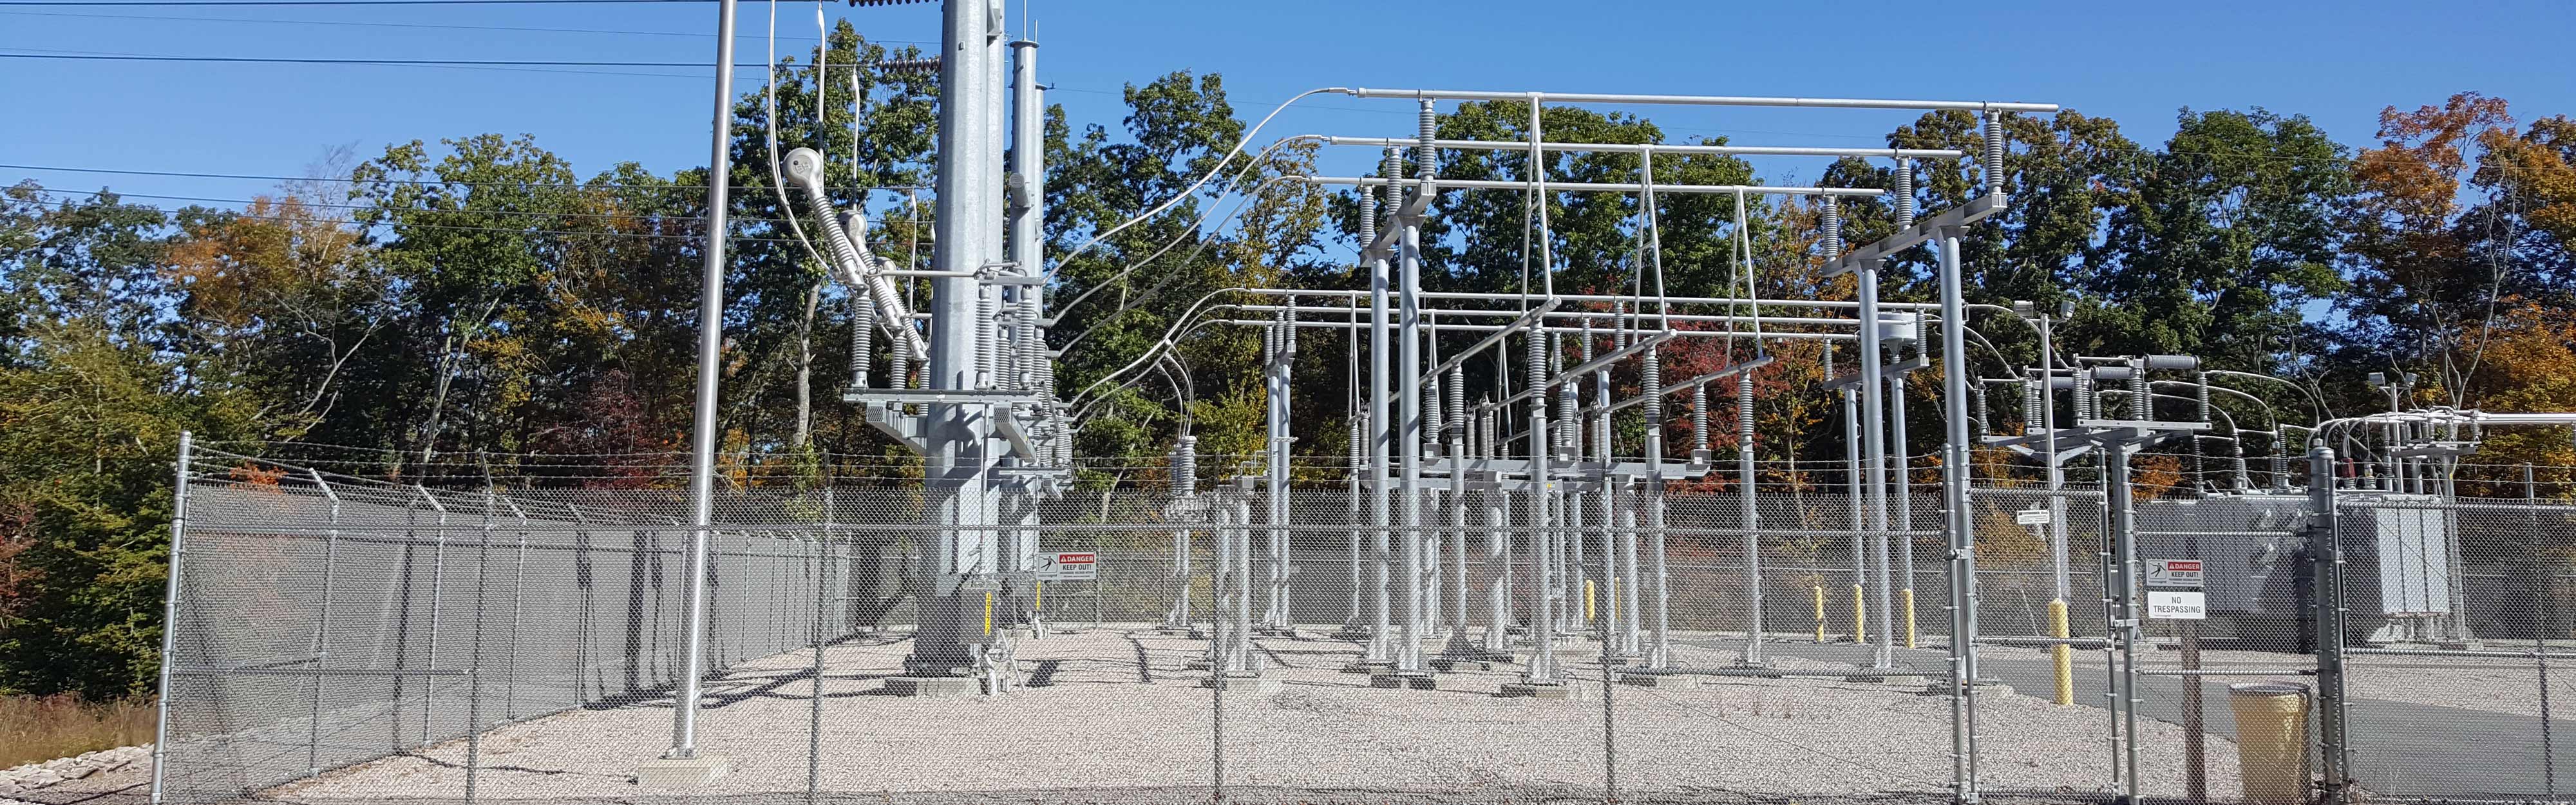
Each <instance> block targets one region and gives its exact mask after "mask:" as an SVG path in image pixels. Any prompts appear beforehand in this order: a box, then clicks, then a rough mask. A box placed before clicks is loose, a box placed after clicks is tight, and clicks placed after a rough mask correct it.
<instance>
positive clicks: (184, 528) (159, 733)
mask: <svg viewBox="0 0 2576 805" xmlns="http://www.w3.org/2000/svg"><path fill="white" fill-rule="evenodd" d="M195 446H196V434H194V433H192V432H190V431H184V430H183V431H180V432H179V456H178V459H177V461H176V462H175V464H174V469H173V471H172V485H171V488H172V490H174V491H172V493H171V497H170V566H169V568H168V570H167V571H165V574H166V575H165V576H164V578H163V579H162V586H161V695H160V697H159V700H158V701H157V702H156V703H155V704H154V705H153V706H154V708H155V709H156V710H158V711H159V713H158V714H157V715H158V717H157V718H155V719H154V720H153V727H152V805H161V803H163V802H165V801H167V799H168V796H169V792H168V791H167V790H166V789H165V788H164V785H165V783H166V781H167V778H168V772H169V770H170V761H169V758H170V692H171V691H170V669H171V668H172V667H175V666H177V665H178V661H177V659H176V658H177V657H178V652H179V572H180V570H181V565H182V560H184V559H186V558H187V555H188V461H189V459H190V458H192V457H193V454H194V449H195Z"/></svg>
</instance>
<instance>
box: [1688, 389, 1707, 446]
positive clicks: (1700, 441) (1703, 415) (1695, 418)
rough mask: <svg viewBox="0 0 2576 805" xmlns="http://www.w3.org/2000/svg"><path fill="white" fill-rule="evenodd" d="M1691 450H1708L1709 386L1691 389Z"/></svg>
mask: <svg viewBox="0 0 2576 805" xmlns="http://www.w3.org/2000/svg"><path fill="white" fill-rule="evenodd" d="M1691 449H1692V450H1694V451H1698V450H1706V449H1708V384H1706V383H1701V384H1699V385H1696V386H1692V387H1691Z"/></svg>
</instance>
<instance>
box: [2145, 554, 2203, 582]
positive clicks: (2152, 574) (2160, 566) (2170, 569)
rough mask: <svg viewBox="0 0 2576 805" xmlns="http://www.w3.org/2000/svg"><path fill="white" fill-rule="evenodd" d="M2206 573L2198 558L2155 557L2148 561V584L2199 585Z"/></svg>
mask: <svg viewBox="0 0 2576 805" xmlns="http://www.w3.org/2000/svg"><path fill="white" fill-rule="evenodd" d="M2204 575H2205V574H2203V573H2202V572H2201V564H2200V560H2198V559H2155V560H2150V561H2148V562H2147V586H2150V587H2158V586H2171V587H2198V586H2200V584H2201V579H2202V578H2203V576H2204Z"/></svg>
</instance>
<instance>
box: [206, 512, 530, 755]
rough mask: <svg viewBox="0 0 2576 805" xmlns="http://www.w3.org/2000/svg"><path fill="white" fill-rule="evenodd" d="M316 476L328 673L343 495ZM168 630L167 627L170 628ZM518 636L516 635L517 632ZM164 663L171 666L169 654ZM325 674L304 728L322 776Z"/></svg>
mask: <svg viewBox="0 0 2576 805" xmlns="http://www.w3.org/2000/svg"><path fill="white" fill-rule="evenodd" d="M306 472H307V473H310V474H311V475H312V476H313V488H314V489H317V490H320V491H321V492H322V499H323V500H325V501H328V502H329V503H330V517H331V529H330V530H329V531H327V532H324V536H323V543H322V606H321V610H322V611H321V613H320V617H319V618H318V619H316V620H315V621H314V622H313V650H312V651H311V652H310V654H311V655H312V657H313V669H314V670H316V671H322V670H328V669H329V667H330V665H331V597H332V595H333V594H334V593H335V592H336V590H335V589H334V582H335V581H336V579H335V578H334V576H336V575H337V570H338V568H339V565H340V494H339V493H338V492H335V491H332V489H331V482H329V481H325V480H323V479H322V471H321V470H306ZM165 623H166V622H165ZM164 628H167V627H166V626H165V627H164ZM514 633H515V632H514ZM163 663H164V664H167V663H168V659H167V655H164V659H163ZM322 676H323V675H322V674H314V675H313V686H312V691H311V693H310V695H311V696H312V697H313V703H312V707H311V708H310V712H308V713H306V721H305V729H304V773H305V774H306V775H308V776H309V775H315V774H321V773H322V690H323V689H322Z"/></svg>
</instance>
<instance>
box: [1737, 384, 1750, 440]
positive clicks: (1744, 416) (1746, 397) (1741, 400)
mask: <svg viewBox="0 0 2576 805" xmlns="http://www.w3.org/2000/svg"><path fill="white" fill-rule="evenodd" d="M1735 436H1736V438H1738V439H1742V440H1743V444H1744V446H1745V447H1748V448H1749V447H1752V446H1753V373H1752V372H1745V373H1743V374H1740V375H1736V376H1735Z"/></svg>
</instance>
